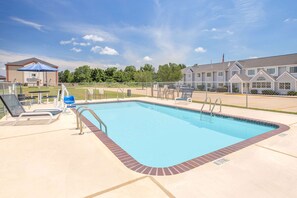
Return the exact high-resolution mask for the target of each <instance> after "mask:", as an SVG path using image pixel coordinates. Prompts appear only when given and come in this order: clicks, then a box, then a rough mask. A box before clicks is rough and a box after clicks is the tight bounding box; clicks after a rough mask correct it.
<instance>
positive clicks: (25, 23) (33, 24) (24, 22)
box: [10, 17, 44, 31]
mask: <svg viewBox="0 0 297 198" xmlns="http://www.w3.org/2000/svg"><path fill="white" fill-rule="evenodd" d="M10 19H12V20H14V21H16V22H18V23H21V24H24V25H26V26H29V27H32V28H34V29H36V30H39V31H43V27H44V26H43V25H40V24H38V23H34V22H32V21H27V20H24V19H21V18H18V17H10Z"/></svg>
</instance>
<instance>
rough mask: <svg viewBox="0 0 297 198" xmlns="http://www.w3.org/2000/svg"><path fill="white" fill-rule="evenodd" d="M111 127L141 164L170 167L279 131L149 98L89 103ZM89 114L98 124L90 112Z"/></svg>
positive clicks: (115, 137) (112, 134)
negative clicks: (146, 101)
mask: <svg viewBox="0 0 297 198" xmlns="http://www.w3.org/2000/svg"><path fill="white" fill-rule="evenodd" d="M88 107H89V108H91V109H93V110H94V111H95V113H96V114H97V115H99V116H100V118H101V119H102V120H103V121H104V122H105V124H106V125H107V126H108V137H109V138H111V139H112V140H113V141H114V142H115V143H116V144H117V145H119V146H120V147H121V148H122V149H123V150H125V151H126V152H127V153H128V154H129V155H131V156H132V157H133V158H134V159H135V160H136V161H138V162H139V163H140V164H143V165H145V166H149V167H169V166H174V165H176V164H180V163H183V162H185V161H188V160H191V159H193V158H196V157H199V156H201V155H204V154H207V153H210V152H213V151H216V150H218V149H221V148H224V147H227V146H229V145H232V144H235V143H238V142H241V141H243V140H246V139H248V138H251V137H254V136H257V135H259V134H262V133H265V132H268V131H271V130H274V129H276V128H277V127H276V126H273V125H264V124H257V123H254V122H248V121H243V120H239V119H235V118H231V117H230V118H229V117H217V116H214V117H212V118H211V119H210V118H208V119H205V118H203V117H205V116H209V115H203V114H202V119H201V115H200V113H199V112H196V111H189V110H185V109H181V108H173V107H168V106H162V105H157V104H150V103H145V102H135V101H132V102H113V103H101V104H88ZM84 115H85V117H86V118H87V119H88V120H90V121H91V122H92V123H93V124H94V125H96V126H98V127H99V125H98V122H97V121H96V120H95V119H94V118H93V117H92V116H91V115H90V114H89V113H88V112H85V113H84Z"/></svg>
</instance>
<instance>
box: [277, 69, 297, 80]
mask: <svg viewBox="0 0 297 198" xmlns="http://www.w3.org/2000/svg"><path fill="white" fill-rule="evenodd" d="M286 74H287V75H289V76H290V77H291V78H293V79H294V80H295V81H297V79H296V78H295V77H294V76H293V75H292V74H291V73H289V72H287V71H285V72H284V73H282V74H281V75H280V76H279V77H277V79H276V80H277V81H278V80H279V79H280V78H282V77H283V75H286Z"/></svg>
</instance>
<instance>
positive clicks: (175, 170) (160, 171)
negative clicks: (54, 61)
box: [72, 100, 290, 176]
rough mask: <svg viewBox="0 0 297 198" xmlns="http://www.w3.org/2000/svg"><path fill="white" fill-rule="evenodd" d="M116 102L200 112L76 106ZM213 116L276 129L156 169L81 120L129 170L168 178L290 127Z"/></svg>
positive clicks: (242, 118)
mask: <svg viewBox="0 0 297 198" xmlns="http://www.w3.org/2000/svg"><path fill="white" fill-rule="evenodd" d="M118 102H144V103H149V104H156V105H161V106H167V107H173V108H178V109H184V110H189V111H194V112H199V113H200V110H196V109H191V108H187V107H176V106H173V105H167V104H160V103H154V102H148V101H142V100H128V101H104V102H93V103H78V105H86V104H102V103H118ZM72 110H73V112H76V109H72ZM203 113H204V114H210V112H208V111H203ZM213 115H215V116H219V117H228V118H234V119H237V120H243V121H248V122H253V123H257V124H262V125H269V126H275V127H278V128H277V129H275V130H271V131H268V132H266V133H263V134H260V135H257V136H254V137H252V138H249V139H246V140H243V141H241V142H238V143H236V144H232V145H230V146H227V147H224V148H221V149H218V150H216V151H213V152H210V153H208V154H205V155H202V156H199V157H196V158H193V159H191V160H188V161H185V162H183V163H180V164H177V165H174V166H170V167H164V168H156V167H150V166H146V165H143V164H141V163H139V162H138V161H137V160H135V159H134V158H133V157H132V156H131V155H129V154H128V153H127V152H126V151H125V150H124V149H122V148H121V147H120V146H119V145H118V144H116V143H115V142H114V141H113V140H112V139H110V138H109V137H108V136H107V135H106V134H105V133H104V132H103V131H101V130H100V129H98V127H96V126H95V125H94V124H93V123H92V122H91V121H89V120H88V119H87V118H86V117H85V116H82V118H81V120H82V121H83V122H84V124H85V125H86V126H87V127H88V128H89V129H90V130H91V131H92V132H93V133H94V134H95V135H96V137H97V138H98V139H99V140H100V141H101V142H102V143H103V144H104V145H105V146H106V147H107V148H108V149H109V150H110V151H111V152H112V153H113V154H114V155H115V156H116V157H117V158H118V159H119V160H120V161H121V162H122V163H123V164H124V165H125V166H126V167H127V168H129V169H131V170H133V171H136V172H138V173H141V174H146V175H155V176H169V175H175V174H180V173H184V172H186V171H189V170H191V169H194V168H197V167H199V166H201V165H203V164H206V163H209V162H212V161H214V160H217V159H220V158H222V157H224V156H226V155H228V154H231V153H233V152H236V151H238V150H240V149H243V148H245V147H248V146H250V145H252V144H255V143H257V142H260V141H262V140H265V139H267V138H270V137H272V136H275V135H277V134H280V133H282V132H284V131H286V130H288V129H289V128H290V127H289V126H287V125H284V124H281V123H276V122H271V121H264V120H260V119H253V118H246V117H243V116H233V115H228V114H224V113H217V112H214V113H213Z"/></svg>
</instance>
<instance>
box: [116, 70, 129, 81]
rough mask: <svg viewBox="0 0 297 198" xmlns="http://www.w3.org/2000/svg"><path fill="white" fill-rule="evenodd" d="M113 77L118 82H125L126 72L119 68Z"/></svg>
mask: <svg viewBox="0 0 297 198" xmlns="http://www.w3.org/2000/svg"><path fill="white" fill-rule="evenodd" d="M113 79H114V80H115V81H116V82H125V80H126V79H125V75H124V72H123V71H122V70H118V71H116V72H115V73H114V75H113Z"/></svg>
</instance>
